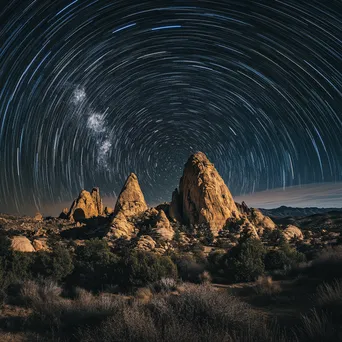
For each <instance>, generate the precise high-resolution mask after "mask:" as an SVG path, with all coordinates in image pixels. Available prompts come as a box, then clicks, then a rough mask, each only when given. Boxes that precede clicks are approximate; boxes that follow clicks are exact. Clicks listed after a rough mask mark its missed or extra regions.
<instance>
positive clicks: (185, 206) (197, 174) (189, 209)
mask: <svg viewBox="0 0 342 342" xmlns="http://www.w3.org/2000/svg"><path fill="white" fill-rule="evenodd" d="M177 202H178V203H177ZM172 207H174V208H179V212H180V213H179V215H181V216H182V219H183V220H184V221H185V223H188V224H207V225H208V226H209V227H210V230H211V231H212V233H213V234H214V235H217V233H218V231H219V230H221V229H222V228H223V227H224V226H225V225H226V223H227V220H228V219H230V218H235V219H237V218H240V216H241V215H240V213H239V211H238V209H237V207H236V205H235V202H234V200H233V197H232V195H231V193H230V191H229V189H228V187H227V186H226V184H225V183H224V181H223V179H222V178H221V176H220V175H219V173H218V172H217V170H216V169H215V167H214V165H213V164H212V163H211V162H210V161H209V160H208V158H207V157H206V155H205V154H204V153H202V152H197V153H195V154H193V155H192V156H191V157H190V158H189V159H188V161H187V163H186V164H185V168H184V172H183V176H182V178H181V180H180V183H179V195H177V194H174V196H173V201H172V203H171V208H172ZM174 211H175V212H177V211H176V210H174ZM177 214H178V213H177ZM175 216H176V215H175Z"/></svg>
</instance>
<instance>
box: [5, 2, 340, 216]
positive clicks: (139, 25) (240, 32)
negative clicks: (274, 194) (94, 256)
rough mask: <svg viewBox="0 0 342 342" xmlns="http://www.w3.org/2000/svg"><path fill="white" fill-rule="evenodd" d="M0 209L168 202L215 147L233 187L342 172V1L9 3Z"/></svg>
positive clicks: (258, 187) (238, 190) (306, 180)
mask: <svg viewBox="0 0 342 342" xmlns="http://www.w3.org/2000/svg"><path fill="white" fill-rule="evenodd" d="M1 4H2V6H0V161H1V167H0V211H4V212H19V213H27V212H30V211H33V210H40V209H41V208H42V207H43V206H44V205H46V204H49V205H51V206H56V207H59V208H60V205H61V203H62V202H65V201H71V199H72V198H74V197H75V195H76V194H77V193H78V192H79V191H80V190H81V189H82V188H87V189H89V188H91V187H92V186H99V187H100V189H101V191H102V193H103V194H105V195H107V196H112V197H115V196H116V194H118V192H119V191H120V190H121V187H122V184H123V182H124V179H125V178H126V177H127V175H128V174H129V173H130V172H135V173H136V174H137V175H138V178H139V181H140V184H141V186H142V189H143V191H144V193H145V196H146V199H147V201H148V202H149V203H150V204H156V203H160V202H162V201H169V200H170V199H171V193H172V190H173V189H174V188H175V187H176V186H177V185H178V182H179V178H180V176H181V174H182V170H183V165H184V163H185V161H186V160H187V158H188V157H189V155H190V154H191V153H193V152H195V151H198V150H200V151H203V152H205V153H206V154H207V155H208V157H209V159H211V161H213V162H214V164H215V166H216V168H217V169H218V171H219V172H220V174H221V175H222V177H223V178H224V180H225V181H226V183H227V185H228V186H229V188H230V189H231V191H232V193H233V194H234V195H243V194H247V193H254V192H259V191H264V190H270V189H274V188H283V189H286V188H287V187H292V186H298V185H302V184H311V183H322V182H339V181H342V2H341V1H339V0H330V1H321V0H317V1H315V0H311V1H308V0H305V1H301V0H283V1H259V0H258V1H243V0H239V1H232V0H224V1H206V0H202V1H151V0H150V1H147V0H141V1H133V0H117V1H106V0H97V1H94V0H92V1H87V0H75V1H64V0H63V1H62V0H56V1H46V0H35V1H32V0H31V1H26V0H20V1H19V0H1Z"/></svg>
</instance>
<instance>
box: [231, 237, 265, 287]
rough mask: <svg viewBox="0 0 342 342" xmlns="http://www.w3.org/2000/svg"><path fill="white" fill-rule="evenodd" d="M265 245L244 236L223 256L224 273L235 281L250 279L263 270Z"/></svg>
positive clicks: (253, 278) (260, 273)
mask: <svg viewBox="0 0 342 342" xmlns="http://www.w3.org/2000/svg"><path fill="white" fill-rule="evenodd" d="M265 252H266V251H265V247H264V245H263V244H262V242H261V241H260V240H258V239H255V238H250V237H246V238H243V239H241V240H240V242H239V244H238V245H237V246H235V247H233V248H232V249H231V250H230V251H228V253H227V254H226V255H225V257H224V263H225V275H226V277H228V278H232V279H234V280H235V281H252V280H255V279H256V278H257V277H258V276H260V275H262V274H263V273H264V271H265V265H264V256H265Z"/></svg>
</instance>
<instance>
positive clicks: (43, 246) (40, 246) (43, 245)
mask: <svg viewBox="0 0 342 342" xmlns="http://www.w3.org/2000/svg"><path fill="white" fill-rule="evenodd" d="M32 245H33V247H34V249H35V250H36V251H37V252H38V251H48V250H49V246H48V244H47V239H46V238H40V239H36V240H33V242H32Z"/></svg>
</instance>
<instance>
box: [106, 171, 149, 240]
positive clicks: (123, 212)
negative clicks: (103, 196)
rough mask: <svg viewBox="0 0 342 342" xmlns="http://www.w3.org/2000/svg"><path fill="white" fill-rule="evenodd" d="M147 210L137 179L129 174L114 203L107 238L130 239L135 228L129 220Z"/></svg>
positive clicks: (132, 174)
mask: <svg viewBox="0 0 342 342" xmlns="http://www.w3.org/2000/svg"><path fill="white" fill-rule="evenodd" d="M147 209H148V207H147V204H146V202H145V198H144V195H143V193H142V191H141V188H140V185H139V182H138V178H137V176H136V175H135V174H134V173H131V174H130V175H129V176H128V178H127V180H126V182H125V184H124V187H123V188H122V190H121V192H120V195H119V197H118V199H117V201H116V205H115V208H114V213H113V220H112V225H111V228H110V231H109V233H108V234H107V237H114V238H118V237H123V238H126V239H131V237H132V235H133V233H134V230H135V226H134V224H133V223H132V222H130V219H132V218H135V217H136V216H138V215H140V214H142V213H144V212H145V211H146V210H147Z"/></svg>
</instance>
